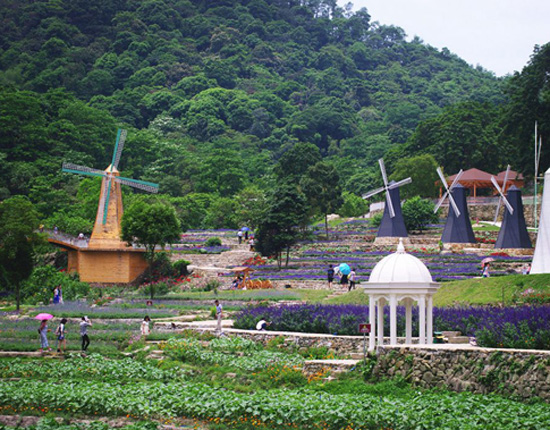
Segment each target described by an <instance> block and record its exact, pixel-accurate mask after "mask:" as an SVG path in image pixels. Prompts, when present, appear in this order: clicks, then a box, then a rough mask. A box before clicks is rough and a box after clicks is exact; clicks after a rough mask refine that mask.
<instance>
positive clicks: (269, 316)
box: [234, 304, 550, 349]
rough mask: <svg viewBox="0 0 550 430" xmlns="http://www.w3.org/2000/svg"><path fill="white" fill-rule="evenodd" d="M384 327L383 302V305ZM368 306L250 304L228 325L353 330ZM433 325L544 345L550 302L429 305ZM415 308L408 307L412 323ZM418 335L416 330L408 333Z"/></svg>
mask: <svg viewBox="0 0 550 430" xmlns="http://www.w3.org/2000/svg"><path fill="white" fill-rule="evenodd" d="M385 314H386V315H385V324H386V327H385V330H386V333H389V307H388V306H386V308H385ZM368 315H369V308H368V306H362V305H320V304H317V305H289V306H278V307H267V306H260V307H251V308H247V309H243V310H242V311H240V312H239V313H238V314H237V315H236V317H235V323H234V326H235V327H236V328H241V329H251V328H253V327H254V326H255V323H256V322H257V321H259V320H260V319H265V320H267V321H271V326H270V329H272V330H281V331H297V332H306V333H329V334H339V335H357V326H358V324H360V323H365V322H368V320H369V317H368ZM433 316H434V331H460V332H462V333H463V334H464V335H466V336H475V337H476V338H477V343H478V345H479V346H485V347H503V348H527V349H550V305H543V306H519V307H506V308H500V307H489V306H486V307H472V306H470V307H460V308H452V307H446V308H434V313H433ZM416 327H418V308H413V328H416ZM397 330H398V336H404V334H405V308H404V307H403V306H399V307H398V308H397ZM413 334H414V335H418V333H413Z"/></svg>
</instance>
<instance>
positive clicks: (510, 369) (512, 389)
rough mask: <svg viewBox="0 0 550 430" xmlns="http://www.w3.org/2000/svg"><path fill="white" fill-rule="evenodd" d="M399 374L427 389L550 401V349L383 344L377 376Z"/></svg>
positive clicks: (374, 373) (378, 355)
mask: <svg viewBox="0 0 550 430" xmlns="http://www.w3.org/2000/svg"><path fill="white" fill-rule="evenodd" d="M398 375H399V376H402V377H404V378H405V379H406V380H408V381H410V382H412V383H413V384H416V385H418V386H421V387H424V388H433V387H441V388H448V389H451V390H453V391H458V392H461V391H471V392H473V393H479V394H487V393H498V394H502V395H505V396H513V397H519V398H521V399H530V398H533V397H534V396H538V397H540V398H542V399H544V400H545V401H550V351H534V350H511V349H486V348H478V347H470V348H460V349H445V348H437V347H425V346H424V347H422V348H420V347H416V346H402V347H389V346H384V347H379V348H378V350H377V360H376V365H375V366H374V370H373V376H374V377H390V378H391V377H395V376H398Z"/></svg>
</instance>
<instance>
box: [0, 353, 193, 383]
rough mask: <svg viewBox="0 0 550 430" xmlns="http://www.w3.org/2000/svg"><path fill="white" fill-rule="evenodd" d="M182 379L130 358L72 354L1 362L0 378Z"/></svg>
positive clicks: (176, 373)
mask: <svg viewBox="0 0 550 430" xmlns="http://www.w3.org/2000/svg"><path fill="white" fill-rule="evenodd" d="M183 376H184V375H183V373H182V372H181V370H180V371H178V372H176V371H175V370H170V371H169V372H168V371H164V370H161V369H159V368H157V367H155V366H154V365H153V364H143V363H140V362H137V361H134V360H132V359H130V358H125V359H122V360H111V359H107V358H105V357H102V356H101V355H97V354H92V355H90V356H88V357H87V358H81V357H80V356H78V355H75V356H72V357H71V358H70V359H68V360H64V361H22V360H21V359H17V358H16V359H13V360H11V361H9V362H7V361H4V362H1V363H0V378H36V379H47V378H53V379H55V378H60V379H101V380H110V381H126V380H134V381H135V380H148V381H168V380H172V381H173V380H174V379H179V378H182V377H183Z"/></svg>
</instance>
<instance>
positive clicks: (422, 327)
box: [418, 295, 426, 345]
mask: <svg viewBox="0 0 550 430" xmlns="http://www.w3.org/2000/svg"><path fill="white" fill-rule="evenodd" d="M418 324H419V327H418V335H419V336H418V344H419V345H425V344H426V296H424V295H421V296H420V298H419V299H418Z"/></svg>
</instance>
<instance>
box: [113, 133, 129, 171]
mask: <svg viewBox="0 0 550 430" xmlns="http://www.w3.org/2000/svg"><path fill="white" fill-rule="evenodd" d="M126 134H127V131H126V130H121V129H120V128H119V129H118V133H117V136H116V144H115V150H114V151H113V161H112V162H111V171H113V169H118V163H119V162H120V156H121V155H122V150H123V149H124V142H125V141H126Z"/></svg>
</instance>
